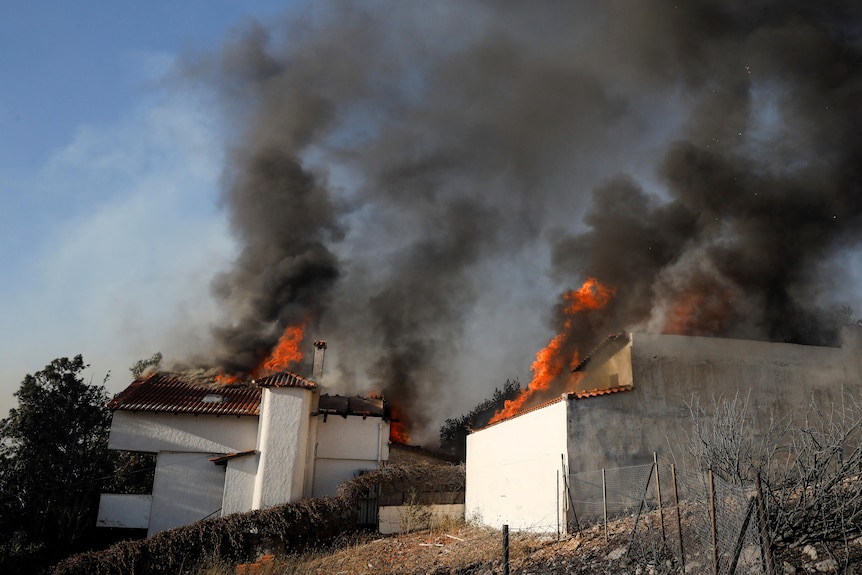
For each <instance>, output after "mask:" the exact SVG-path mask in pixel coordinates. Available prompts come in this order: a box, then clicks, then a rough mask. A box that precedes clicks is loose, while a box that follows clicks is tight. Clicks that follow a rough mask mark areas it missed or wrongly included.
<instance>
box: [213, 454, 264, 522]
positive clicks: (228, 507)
mask: <svg viewBox="0 0 862 575" xmlns="http://www.w3.org/2000/svg"><path fill="white" fill-rule="evenodd" d="M259 459H260V455H259V454H257V453H255V454H252V455H244V456H242V457H236V458H232V459H229V460H228V461H227V466H226V467H225V478H224V496H223V499H222V510H221V514H222V515H230V514H231V513H242V512H243V511H251V510H252V509H254V507H253V506H254V484H255V478H256V476H257V466H258V464H259Z"/></svg>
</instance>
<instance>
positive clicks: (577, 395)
mask: <svg viewBox="0 0 862 575" xmlns="http://www.w3.org/2000/svg"><path fill="white" fill-rule="evenodd" d="M631 389H633V388H632V387H631V386H619V387H610V388H606V389H591V390H589V391H575V392H571V393H564V394H562V395H560V396H559V397H554V398H551V399H549V400H547V401H545V402H542V403H539V404H536V405H534V406H532V407H528V408H527V409H523V410H521V411H519V412H518V413H515V414H513V415H510V416H509V417H507V418H505V419H501V420H499V421H495V422H494V423H491V424H488V425H486V426H485V427H483V428H481V429H487V428H488V427H493V426H495V425H499V424H501V423H503V422H506V421H510V420H512V419H515V418H516V417H520V416H522V415H526V414H528V413H532V412H534V411H538V410H540V409H544V408H546V407H548V406H549V405H553V404H555V403H559V402H560V401H563V400H564V399H587V398H590V397H598V396H600V395H608V394H611V393H619V392H621V391H630V390H631ZM475 431H479V430H478V429H477V430H475Z"/></svg>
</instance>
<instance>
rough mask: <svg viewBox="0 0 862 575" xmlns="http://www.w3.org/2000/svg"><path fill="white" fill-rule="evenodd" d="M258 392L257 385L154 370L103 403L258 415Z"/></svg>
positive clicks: (127, 408) (144, 408)
mask: <svg viewBox="0 0 862 575" xmlns="http://www.w3.org/2000/svg"><path fill="white" fill-rule="evenodd" d="M260 395H261V390H260V388H259V387H252V386H214V385H200V384H197V383H190V382H189V381H188V380H187V379H185V378H184V377H183V376H182V375H181V374H176V373H168V372H156V373H154V374H152V375H149V376H147V377H141V378H138V379H136V380H135V381H133V382H132V384H131V385H130V386H129V387H127V388H126V389H124V390H123V391H121V392H120V393H118V394H117V395H116V396H115V397H114V399H112V400H111V401H109V402H108V403H107V404H105V407H107V408H108V409H110V410H112V411H113V410H120V411H151V412H157V413H159V412H164V413H197V414H213V415H258V413H259V407H260Z"/></svg>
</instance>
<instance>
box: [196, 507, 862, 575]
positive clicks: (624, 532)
mask: <svg viewBox="0 0 862 575" xmlns="http://www.w3.org/2000/svg"><path fill="white" fill-rule="evenodd" d="M632 525H633V518H625V519H621V520H619V521H615V522H613V523H611V524H610V525H609V541H608V542H605V538H604V530H603V529H601V528H599V527H598V526H594V527H591V528H589V529H585V530H584V531H583V532H582V533H580V534H578V535H574V536H565V537H563V538H561V539H559V540H558V539H557V537H556V536H550V537H548V536H539V535H535V534H529V533H515V532H512V533H510V567H511V573H513V574H527V573H529V574H531V575H552V574H563V573H565V574H574V575H578V574H583V575H586V574H597V575H618V574H624V573H625V574H629V573H642V574H644V575H647V574H651V575H661V574H671V573H682V572H683V570H682V567H681V566H680V565H678V564H676V563H675V562H674V561H671V560H669V559H666V558H662V560H661V561H656V560H655V559H654V555H653V554H651V553H644V552H643V551H642V550H641V552H638V550H636V549H632V551H631V554H629V553H628V544H629V541H630V536H631V529H632ZM818 549H819V556H818V557H817V558H816V559H815V558H812V557H809V556H808V555H806V553H803V551H802V549H783V550H782V552H780V553H779V554H778V565H779V566H781V565H782V564H784V562H785V561H786V562H787V564H790V565H793V566H794V567H796V568H797V569H798V570H799V572H800V573H801V572H804V571H806V570H812V569H816V567H815V565H816V564H817V563H818V562H822V561H823V560H824V559H828V558H829V557H830V555H829V553H830V552H829V551H827V550H826V548H825V547H822V548H818ZM834 551H835V552H836V554H837V555H838V556H837V559H838V564H839V565H840V566H841V569H840V570H839V571H838V572H843V573H851V574H859V573H862V538H859V539H858V540H856V541H854V542H852V543H850V544H849V545H848V547H847V548H846V549H845V550H843V552H842V550H840V549H834ZM688 562H689V563H690V565H689V572H703V573H707V572H711V567H710V565H709V561H708V559H707V558H705V557H691V558H689V561H688ZM845 568H846V570H845ZM243 572H244V573H249V574H250V573H256V574H259V575H288V574H290V575H323V574H326V575H371V574H374V575H427V574H433V575H492V574H494V575H496V574H499V573H502V572H503V571H502V537H501V534H500V532H499V531H497V530H494V529H490V528H486V527H479V526H476V525H471V524H463V523H460V524H459V523H451V524H448V525H443V526H437V527H435V528H434V529H433V530H430V531H422V532H415V533H410V534H402V535H393V536H386V537H381V536H380V535H377V534H373V533H358V534H357V533H355V534H352V535H350V536H345V537H343V538H341V539H339V540H338V541H336V542H334V543H333V544H331V545H328V546H326V547H325V548H318V549H315V550H313V551H308V552H305V553H298V554H295V555H289V554H288V555H279V556H277V557H276V558H275V559H274V561H273V562H272V563H269V564H266V565H261V566H259V567H258V568H255V569H248V568H245V570H244V571H243ZM745 572H750V571H749V570H746V571H745ZM236 573H237V571H236V568H235V567H234V566H221V567H211V568H209V569H207V570H201V571H198V572H197V575H235V574H236Z"/></svg>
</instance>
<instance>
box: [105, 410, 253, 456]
mask: <svg viewBox="0 0 862 575" xmlns="http://www.w3.org/2000/svg"><path fill="white" fill-rule="evenodd" d="M257 425H258V418H257V417H251V416H243V417H237V416H228V415H222V416H216V415H192V414H187V413H180V414H175V413H147V412H129V411H115V412H114V416H113V419H112V421H111V433H110V436H109V438H108V448H109V449H123V450H127V451H146V452H150V453H157V452H159V451H200V452H202V453H232V452H239V451H247V450H249V449H254V448H255V446H256V444H257Z"/></svg>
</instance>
